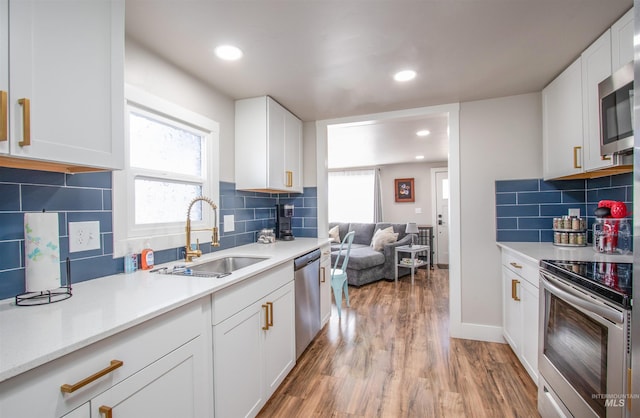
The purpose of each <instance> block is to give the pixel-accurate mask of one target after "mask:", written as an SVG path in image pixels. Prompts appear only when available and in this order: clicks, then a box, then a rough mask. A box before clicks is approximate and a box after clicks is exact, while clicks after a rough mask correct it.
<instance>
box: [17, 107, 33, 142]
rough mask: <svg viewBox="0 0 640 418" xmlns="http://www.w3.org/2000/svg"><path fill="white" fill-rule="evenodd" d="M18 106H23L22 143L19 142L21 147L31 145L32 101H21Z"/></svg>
mask: <svg viewBox="0 0 640 418" xmlns="http://www.w3.org/2000/svg"><path fill="white" fill-rule="evenodd" d="M18 104H19V105H20V106H22V141H20V142H18V145H20V146H21V147H26V146H27V145H31V101H30V100H29V99H26V98H25V99H20V100H18Z"/></svg>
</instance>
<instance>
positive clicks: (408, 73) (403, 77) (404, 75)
mask: <svg viewBox="0 0 640 418" xmlns="http://www.w3.org/2000/svg"><path fill="white" fill-rule="evenodd" d="M414 78H416V72H415V71H413V70H403V71H398V72H397V73H396V74H395V75H394V76H393V79H394V80H396V81H409V80H413V79H414Z"/></svg>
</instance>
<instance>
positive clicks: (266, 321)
mask: <svg viewBox="0 0 640 418" xmlns="http://www.w3.org/2000/svg"><path fill="white" fill-rule="evenodd" d="M262 307H263V308H264V327H262V329H263V330H265V331H266V330H268V329H269V305H262Z"/></svg>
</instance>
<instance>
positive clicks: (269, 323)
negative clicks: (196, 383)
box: [212, 263, 296, 417]
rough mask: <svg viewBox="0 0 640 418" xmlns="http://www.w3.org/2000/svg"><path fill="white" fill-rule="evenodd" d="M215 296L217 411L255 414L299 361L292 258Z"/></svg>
mask: <svg viewBox="0 0 640 418" xmlns="http://www.w3.org/2000/svg"><path fill="white" fill-rule="evenodd" d="M212 298H213V305H212V306H213V322H214V326H213V377H214V405H215V416H216V417H246V416H255V415H257V414H258V412H259V411H260V409H261V408H262V407H263V406H264V404H265V403H266V401H267V400H268V399H269V397H270V396H271V395H272V394H273V392H274V391H275V390H276V389H277V387H278V386H279V385H280V383H282V381H283V380H284V378H285V377H286V376H287V374H288V373H289V372H290V371H291V369H293V367H294V366H295V361H296V355H295V300H294V299H295V293H294V283H293V263H287V264H286V265H283V266H280V267H275V268H273V269H271V270H268V271H267V272H264V273H262V274H259V275H256V276H255V277H254V278H251V279H248V280H246V281H244V282H241V283H239V284H237V285H235V286H232V287H230V288H227V289H224V290H222V291H220V292H217V293H215V294H214V295H213V297H212Z"/></svg>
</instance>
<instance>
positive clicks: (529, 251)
mask: <svg viewBox="0 0 640 418" xmlns="http://www.w3.org/2000/svg"><path fill="white" fill-rule="evenodd" d="M497 244H498V246H499V247H501V248H504V249H507V250H511V251H515V252H517V253H519V254H520V255H522V256H524V257H526V258H528V259H529V260H531V261H533V262H535V263H536V264H538V263H540V260H562V261H607V262H618V263H633V254H626V255H621V254H602V253H598V252H596V251H594V250H593V248H592V247H591V246H586V247H560V246H556V245H553V243H551V242H498V243H497Z"/></svg>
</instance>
